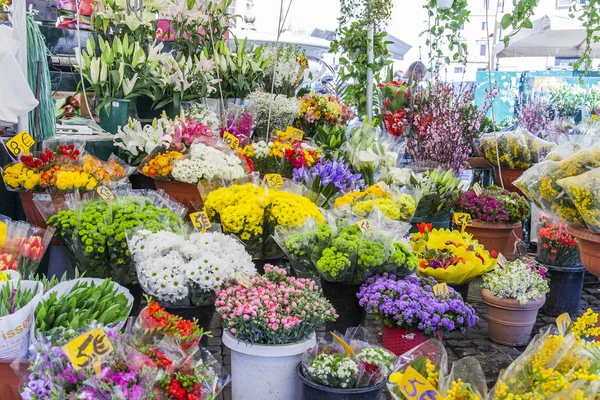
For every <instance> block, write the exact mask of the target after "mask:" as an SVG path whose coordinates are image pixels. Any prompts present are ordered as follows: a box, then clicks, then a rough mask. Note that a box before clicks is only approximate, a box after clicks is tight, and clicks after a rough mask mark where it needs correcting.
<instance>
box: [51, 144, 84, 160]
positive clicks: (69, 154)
mask: <svg viewBox="0 0 600 400" xmlns="http://www.w3.org/2000/svg"><path fill="white" fill-rule="evenodd" d="M46 150H48V149H46ZM79 154H80V152H79V149H76V148H75V145H74V144H70V145H60V146H58V148H57V149H56V155H58V156H60V157H61V159H62V160H63V161H65V160H69V161H74V162H77V161H79Z"/></svg>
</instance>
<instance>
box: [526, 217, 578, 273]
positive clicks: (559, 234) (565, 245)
mask: <svg viewBox="0 0 600 400" xmlns="http://www.w3.org/2000/svg"><path fill="white" fill-rule="evenodd" d="M535 228H536V229H537V236H536V237H537V256H536V261H539V262H540V263H542V264H545V265H556V266H572V265H577V264H580V263H581V259H580V255H579V244H578V242H577V239H576V238H575V237H573V236H572V235H571V234H569V233H568V232H567V225H566V224H564V223H562V222H560V221H559V220H556V219H552V218H550V217H547V216H542V217H540V219H539V220H538V221H537V223H536V226H535Z"/></svg>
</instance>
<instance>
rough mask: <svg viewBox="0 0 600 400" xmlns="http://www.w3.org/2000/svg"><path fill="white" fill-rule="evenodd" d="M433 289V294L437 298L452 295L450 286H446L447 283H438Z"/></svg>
mask: <svg viewBox="0 0 600 400" xmlns="http://www.w3.org/2000/svg"><path fill="white" fill-rule="evenodd" d="M432 289H433V293H434V294H435V295H436V296H443V295H446V294H449V293H450V291H449V290H448V285H446V284H445V283H438V284H437V285H435V286H434V287H433V288H432Z"/></svg>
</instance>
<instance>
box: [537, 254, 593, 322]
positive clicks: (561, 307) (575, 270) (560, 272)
mask: <svg viewBox="0 0 600 400" xmlns="http://www.w3.org/2000/svg"><path fill="white" fill-rule="evenodd" d="M545 267H546V268H548V278H549V279H550V293H548V294H547V295H546V304H544V306H543V307H542V309H541V310H540V312H541V313H542V314H544V315H548V316H551V317H558V316H559V315H561V314H563V313H569V315H570V316H571V318H573V319H574V318H575V317H576V316H577V315H579V302H580V300H581V291H582V290H583V278H584V276H585V268H584V267H583V266H581V265H568V266H562V267H555V266H553V265H545Z"/></svg>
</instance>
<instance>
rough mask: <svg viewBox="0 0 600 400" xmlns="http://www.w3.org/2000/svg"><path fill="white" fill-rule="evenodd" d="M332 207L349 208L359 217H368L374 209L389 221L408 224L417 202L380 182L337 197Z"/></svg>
mask: <svg viewBox="0 0 600 400" xmlns="http://www.w3.org/2000/svg"><path fill="white" fill-rule="evenodd" d="M334 207H335V208H343V207H350V209H351V210H352V212H353V213H355V214H356V215H358V216H361V217H366V216H368V215H369V214H371V212H372V211H373V209H375V208H376V209H378V210H379V211H381V212H382V213H383V214H384V215H385V216H386V217H388V218H390V219H393V220H399V221H405V222H410V220H412V218H413V216H414V215H415V210H416V209H417V201H416V200H415V198H414V197H413V196H411V195H410V194H408V193H402V192H401V191H392V190H390V189H389V187H387V185H385V184H383V183H381V182H380V183H377V184H375V185H372V186H370V187H368V188H367V189H366V190H364V191H362V192H359V191H355V192H352V193H347V194H345V195H343V196H341V197H338V198H337V199H335V202H334Z"/></svg>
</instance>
